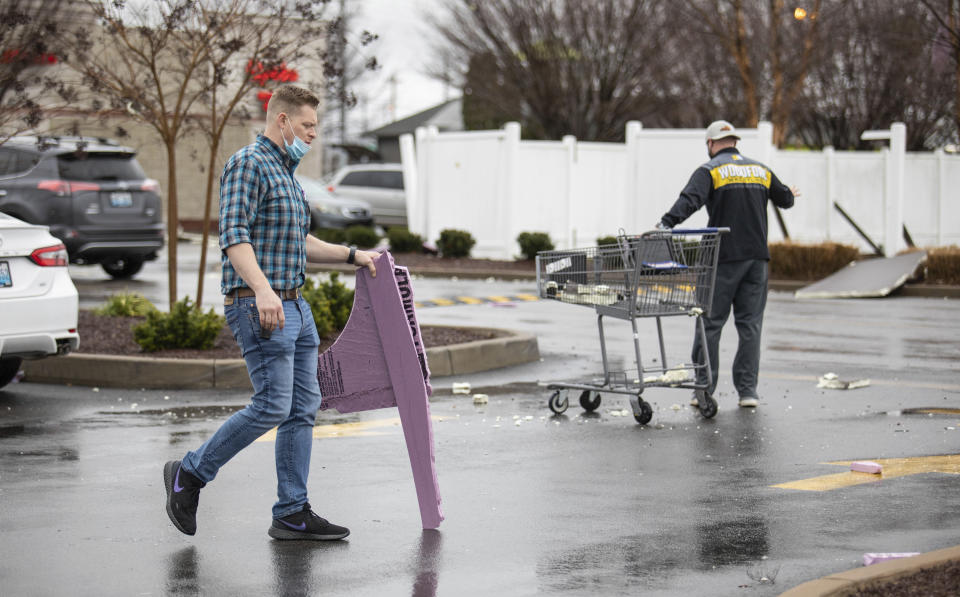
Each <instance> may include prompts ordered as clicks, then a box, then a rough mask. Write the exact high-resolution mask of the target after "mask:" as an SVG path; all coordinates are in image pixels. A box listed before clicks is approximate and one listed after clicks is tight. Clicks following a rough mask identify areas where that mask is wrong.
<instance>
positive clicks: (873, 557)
mask: <svg viewBox="0 0 960 597" xmlns="http://www.w3.org/2000/svg"><path fill="white" fill-rule="evenodd" d="M918 555H920V552H919V551H910V552H903V553H865V554H863V565H864V566H869V565H871V564H879V563H880V562H886V561H888V560H899V559H900V558H912V557H913V556H918Z"/></svg>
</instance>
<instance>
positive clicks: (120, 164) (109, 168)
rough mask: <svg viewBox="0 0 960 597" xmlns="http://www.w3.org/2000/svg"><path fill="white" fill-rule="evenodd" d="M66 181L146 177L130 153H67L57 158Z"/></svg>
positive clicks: (61, 176)
mask: <svg viewBox="0 0 960 597" xmlns="http://www.w3.org/2000/svg"><path fill="white" fill-rule="evenodd" d="M57 165H58V166H59V168H60V178H62V179H64V180H143V179H144V178H146V175H145V174H144V172H143V169H142V168H141V167H140V164H138V163H137V160H135V159H133V154H130V153H65V154H62V155H59V156H57Z"/></svg>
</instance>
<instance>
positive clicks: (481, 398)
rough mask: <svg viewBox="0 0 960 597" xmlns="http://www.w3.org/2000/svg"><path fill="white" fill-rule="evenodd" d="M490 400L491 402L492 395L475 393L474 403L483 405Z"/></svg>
mask: <svg viewBox="0 0 960 597" xmlns="http://www.w3.org/2000/svg"><path fill="white" fill-rule="evenodd" d="M488 402H490V397H489V396H487V395H486V394H474V395H473V403H474V404H476V405H477V406H483V405H484V404H487V403H488Z"/></svg>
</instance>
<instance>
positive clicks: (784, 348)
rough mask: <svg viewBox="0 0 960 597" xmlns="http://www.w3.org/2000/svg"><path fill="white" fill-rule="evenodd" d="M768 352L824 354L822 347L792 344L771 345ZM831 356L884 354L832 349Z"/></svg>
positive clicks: (881, 352) (881, 353) (863, 350)
mask: <svg viewBox="0 0 960 597" xmlns="http://www.w3.org/2000/svg"><path fill="white" fill-rule="evenodd" d="M768 350H776V351H780V352H809V353H817V354H820V353H823V347H822V346H795V345H792V344H771V345H770V346H769V347H768ZM830 354H851V355H863V356H880V355H883V354H884V352H883V351H881V350H876V349H873V350H870V349H864V348H858V349H856V350H843V349H840V348H836V347H831V348H830Z"/></svg>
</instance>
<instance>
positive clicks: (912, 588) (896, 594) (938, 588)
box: [837, 561, 960, 597]
mask: <svg viewBox="0 0 960 597" xmlns="http://www.w3.org/2000/svg"><path fill="white" fill-rule="evenodd" d="M958 581H960V562H955V561H950V562H945V563H943V564H938V565H936V566H932V567H930V568H924V569H922V570H918V571H916V572H913V573H909V574H905V575H903V576H900V577H897V578H894V579H892V580H890V579H880V580H875V581H867V582H864V583H863V584H861V585H860V586H858V587H855V588H852V589H848V590H846V591H843V592H841V593H837V597H955V596H956V595H957V594H958V589H957V587H958V586H960V584H958Z"/></svg>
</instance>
